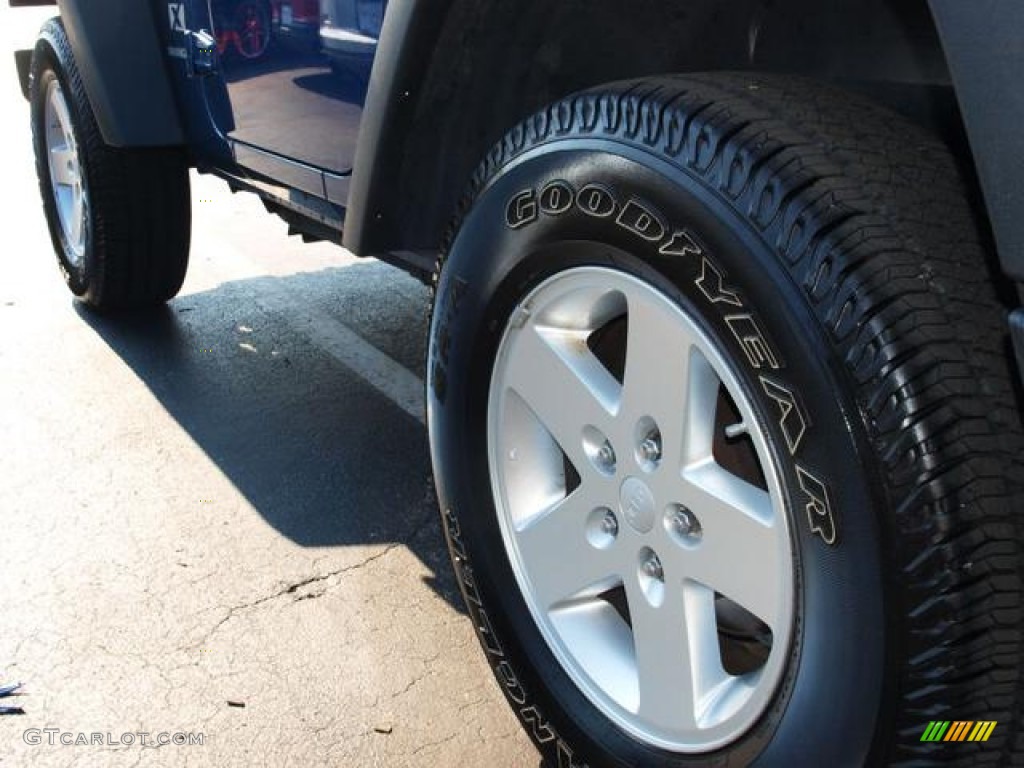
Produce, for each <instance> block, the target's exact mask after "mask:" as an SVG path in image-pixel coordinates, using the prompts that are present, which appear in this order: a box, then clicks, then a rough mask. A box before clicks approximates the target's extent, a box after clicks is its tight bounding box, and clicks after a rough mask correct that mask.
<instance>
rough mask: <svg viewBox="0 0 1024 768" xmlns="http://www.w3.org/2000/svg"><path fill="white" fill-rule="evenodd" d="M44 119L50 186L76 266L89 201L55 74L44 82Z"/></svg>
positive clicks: (81, 255)
mask: <svg viewBox="0 0 1024 768" xmlns="http://www.w3.org/2000/svg"><path fill="white" fill-rule="evenodd" d="M44 119H45V120H46V153H47V163H48V165H49V168H50V186H51V187H52V189H53V198H54V202H55V203H56V207H57V216H58V218H59V219H60V226H61V230H62V231H63V232H64V241H65V242H66V243H67V246H68V248H67V259H68V261H69V262H70V263H71V265H72V266H73V267H76V268H77V267H81V266H82V259H83V258H84V255H85V229H86V222H85V217H86V212H87V210H88V205H89V201H88V195H87V191H86V188H85V180H84V178H83V175H82V166H81V161H80V156H79V153H78V140H77V138H76V137H75V130H74V127H73V126H72V124H71V113H70V111H69V110H68V103H67V100H66V99H65V98H64V91H63V89H62V88H61V87H60V83H59V82H58V81H57V79H56V78H54V79H52V80H50V83H49V85H48V86H47V90H46V114H45V117H44Z"/></svg>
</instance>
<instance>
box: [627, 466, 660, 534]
mask: <svg viewBox="0 0 1024 768" xmlns="http://www.w3.org/2000/svg"><path fill="white" fill-rule="evenodd" d="M619 509H620V510H622V515H623V517H625V518H626V522H628V523H629V525H630V527H631V528H632V529H633V530H634V531H636V532H637V533H649V532H650V530H651V528H653V527H654V518H655V514H654V494H653V493H651V489H650V488H648V487H647V484H646V483H645V482H644V481H643V480H641V479H639V478H636V477H627V478H626V479H625V480H624V481H623V482H622V486H621V487H620V488H619Z"/></svg>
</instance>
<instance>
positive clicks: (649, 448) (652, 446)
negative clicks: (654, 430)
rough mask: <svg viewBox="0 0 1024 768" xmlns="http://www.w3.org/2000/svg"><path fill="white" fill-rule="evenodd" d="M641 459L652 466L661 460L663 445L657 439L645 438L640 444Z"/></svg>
mask: <svg viewBox="0 0 1024 768" xmlns="http://www.w3.org/2000/svg"><path fill="white" fill-rule="evenodd" d="M640 457H641V458H642V459H643V460H644V461H649V462H651V463H652V464H653V463H655V462H657V461H658V460H660V459H661V443H660V442H659V441H658V439H657V438H656V437H653V436H652V437H648V438H645V439H644V441H643V442H642V443H640Z"/></svg>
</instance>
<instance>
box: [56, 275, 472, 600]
mask: <svg viewBox="0 0 1024 768" xmlns="http://www.w3.org/2000/svg"><path fill="white" fill-rule="evenodd" d="M76 307H77V311H78V313H79V315H80V316H81V318H82V320H83V321H84V322H85V323H87V324H88V325H89V326H90V327H91V328H92V329H93V330H94V331H95V332H96V333H97V334H98V335H99V336H100V338H102V339H103V341H104V342H105V343H106V344H107V345H109V347H110V348H111V349H112V350H114V352H116V353H117V355H118V356H119V357H120V358H121V359H122V360H123V361H124V362H125V363H126V364H127V365H128V366H129V367H130V368H131V370H132V371H133V372H134V373H135V374H136V375H137V376H138V377H139V379H140V380H141V381H142V382H143V383H144V384H145V385H146V387H148V389H149V390H150V392H152V394H153V396H154V397H156V398H157V400H158V401H159V402H160V403H161V404H162V406H163V407H164V408H165V409H166V410H167V412H168V413H169V414H170V415H171V416H172V417H173V418H174V419H175V420H176V421H177V423H178V424H179V425H180V426H181V428H182V429H184V430H185V431H186V432H187V433H188V434H189V436H190V437H191V438H192V439H193V440H194V441H195V442H196V444H197V445H198V446H199V447H200V448H202V450H203V451H204V452H205V453H206V454H207V455H208V456H209V457H210V459H212V460H213V461H214V462H215V463H216V465H217V466H218V468H219V469H220V470H221V471H222V472H223V473H224V474H225V475H226V476H227V478H228V479H229V480H230V481H231V482H232V483H233V484H234V486H235V487H236V488H237V489H238V490H239V491H240V492H241V494H242V495H244V497H245V499H246V500H247V501H248V502H249V503H250V504H251V505H252V507H253V508H254V509H255V510H256V511H258V512H259V514H260V515H261V516H262V517H263V518H264V519H265V520H266V522H267V523H269V524H270V525H271V526H273V528H274V529H276V530H277V531H279V532H280V533H281V534H282V535H284V536H286V537H288V538H289V539H290V540H292V541H294V542H295V543H297V544H299V545H300V546H303V547H345V546H353V545H374V544H390V543H398V544H401V545H404V546H406V547H408V548H409V550H411V551H412V552H413V554H415V555H416V556H417V557H418V558H419V560H420V561H421V562H422V563H423V564H424V565H425V566H426V567H427V568H428V569H429V571H430V573H431V574H432V575H431V576H430V577H429V578H427V579H426V581H427V582H428V583H429V585H430V586H431V588H432V589H433V590H434V591H435V592H437V593H438V594H439V595H441V596H442V597H443V598H444V599H446V600H447V601H448V602H449V603H450V604H451V605H452V606H453V607H454V608H456V609H457V610H459V611H463V610H464V609H463V606H462V600H461V597H460V596H459V594H458V589H457V586H456V584H455V581H454V578H453V577H452V575H451V568H450V566H449V563H448V556H447V552H446V551H445V547H444V541H443V537H442V534H441V529H440V523H439V517H438V513H437V503H436V498H435V496H434V490H433V487H432V484H431V479H430V474H431V473H430V464H429V456H428V446H427V435H426V430H425V428H424V427H423V425H422V423H421V422H420V421H419V420H417V419H416V418H414V417H412V416H410V415H409V414H408V413H406V412H405V411H403V410H402V409H401V408H399V407H397V406H396V405H395V404H394V403H393V402H391V400H389V399H388V398H387V397H386V396H385V395H384V394H382V393H381V392H379V391H378V390H376V389H374V388H373V387H372V386H370V385H369V384H367V382H366V380H365V379H364V378H363V377H362V376H361V375H360V374H359V372H357V371H354V370H352V369H351V368H349V367H347V366H346V365H345V364H343V363H342V362H340V361H339V360H338V359H336V358H335V357H332V356H331V354H330V353H328V352H326V351H325V350H324V349H323V347H322V346H321V345H320V344H319V343H318V334H328V333H330V328H324V327H318V324H317V318H323V317H325V316H326V317H328V318H330V319H331V320H336V321H337V322H338V323H344V325H345V326H346V328H348V329H350V330H352V331H355V333H357V334H358V335H359V336H360V337H361V338H362V339H364V340H366V341H368V342H369V343H370V344H371V345H373V346H374V347H376V348H377V349H378V350H380V351H382V352H384V354H386V355H388V356H389V357H390V358H392V360H394V361H396V362H397V363H400V364H402V365H403V366H404V367H406V368H407V369H408V370H410V371H412V372H413V373H415V374H416V375H417V376H418V375H420V374H421V370H420V369H421V368H422V361H423V359H424V351H423V349H424V348H423V336H424V333H425V325H426V307H427V290H426V288H424V287H423V286H421V285H420V284H419V283H417V282H416V281H415V280H413V279H412V278H409V277H407V276H405V275H404V274H403V273H400V272H398V271H397V270H395V269H393V268H391V267H387V266H386V265H383V264H380V263H377V262H370V263H366V264H357V265H353V266H349V267H344V268H331V269H326V270H322V271H319V272H312V273H301V274H296V275H291V276H286V277H258V278H252V279H246V280H240V281H235V282H228V283H224V284H222V285H220V286H218V287H216V288H214V289H212V290H209V291H204V292H201V293H192V294H188V295H184V296H181V297H179V298H177V299H175V300H174V301H172V302H171V303H170V304H169V305H168V306H166V307H162V308H160V309H158V310H155V311H146V312H136V313H131V314H128V315H109V314H100V313H96V312H93V311H91V310H89V309H87V308H85V307H84V306H82V305H81V304H77V305H76ZM311 308H316V309H315V311H314V310H311ZM325 313H326V314H325ZM323 325H324V323H323V322H322V320H321V322H320V326H323ZM327 346H330V345H329V344H328V345H327ZM114 396H115V397H116V393H115V394H114ZM201 492H202V490H201V489H196V493H197V495H198V494H199V493H201Z"/></svg>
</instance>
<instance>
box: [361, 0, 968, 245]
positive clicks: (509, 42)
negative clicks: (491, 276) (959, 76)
mask: <svg viewBox="0 0 1024 768" xmlns="http://www.w3.org/2000/svg"><path fill="white" fill-rule="evenodd" d="M436 23H437V22H436V21H435V24H436ZM710 70H739V71H744V70H747V71H760V72H782V73H790V74H804V75H808V76H812V77H816V78H819V79H825V80H828V81H832V82H835V83H839V84H841V85H843V86H845V87H848V88H852V89H855V90H858V91H861V92H866V93H867V94H868V95H869V96H871V97H873V98H875V99H876V100H879V101H882V102H885V103H887V104H889V105H891V106H893V107H895V108H896V109H898V110H899V111H901V112H903V113H904V114H906V115H907V116H908V117H910V118H911V119H912V120H914V121H916V122H918V123H921V124H924V125H926V126H928V127H929V128H931V129H933V130H934V131H936V132H938V133H939V134H940V135H942V136H943V137H944V138H945V139H946V140H947V142H948V143H950V145H951V146H953V148H954V152H955V153H956V154H957V155H958V156H959V157H962V158H964V160H965V163H970V153H969V151H968V148H967V144H966V140H965V138H964V135H963V128H962V123H961V119H960V115H959V113H958V110H957V107H956V100H955V95H954V93H953V89H952V86H951V80H950V74H949V70H948V68H947V65H946V60H945V57H944V55H943V51H942V47H941V44H940V41H939V37H938V34H937V33H936V30H935V26H934V23H933V20H932V16H931V12H930V11H929V9H928V5H927V2H926V0H833V1H832V2H829V3H821V2H820V0H731V1H730V2H727V3H723V2H721V1H720V0H691V2H687V3H685V4H683V3H678V4H670V3H665V2H663V1H662V0H634V1H633V2H630V3H622V2H619V1H618V0H568V1H567V2H559V3H546V2H545V3H540V2H534V3H505V2H501V1H500V0H454V1H453V2H451V3H450V4H448V5H447V7H446V11H445V18H444V21H443V23H441V24H440V33H439V35H438V37H437V38H436V43H435V44H434V45H433V46H431V53H430V56H429V62H428V63H427V65H426V67H425V72H426V74H425V75H423V76H422V81H421V84H420V86H419V88H418V89H416V90H414V91H413V92H412V98H413V99H414V104H415V106H414V108H412V109H411V110H410V112H409V113H407V114H408V128H407V129H406V130H405V131H404V139H403V140H402V141H401V142H399V145H400V146H395V145H394V144H392V145H391V146H389V147H388V148H387V150H388V151H391V152H394V151H398V152H400V153H401V161H400V162H395V160H394V159H392V160H391V161H390V162H391V164H392V165H393V168H394V170H393V172H392V174H391V175H392V178H391V179H389V180H387V183H385V184H384V185H382V187H378V192H379V194H377V195H375V196H374V197H375V198H376V200H370V201H367V202H368V203H369V204H370V206H371V207H370V209H369V210H366V211H363V212H361V213H360V214H359V215H361V216H364V217H372V219H373V221H374V224H375V225H376V226H373V227H372V233H371V232H368V233H367V235H368V236H367V237H366V238H365V240H364V242H363V243H361V245H364V246H369V247H361V248H357V250H359V251H362V252H382V251H386V250H397V249H410V250H429V249H434V248H437V246H438V244H439V242H440V239H441V236H442V232H443V229H444V227H445V225H446V223H447V221H448V218H449V217H450V216H451V215H452V213H453V212H454V210H455V206H456V204H457V202H458V198H459V196H460V195H461V194H462V192H463V190H464V189H465V187H466V184H467V182H468V180H469V178H470V176H471V174H472V172H473V170H474V168H475V167H476V165H477V164H478V163H479V162H480V160H481V159H482V158H483V156H484V154H485V153H486V152H487V150H488V149H489V148H490V147H491V145H493V144H494V143H495V142H496V141H497V140H499V139H500V138H501V136H502V135H503V133H504V132H505V131H506V130H508V129H509V128H510V127H512V126H513V125H514V124H515V123H516V122H517V121H519V120H521V119H523V118H524V117H526V116H528V115H529V114H531V113H532V112H534V111H535V110H537V109H539V108H541V107H542V106H543V105H545V104H547V103H550V102H551V101H553V100H555V99H558V98H560V97H562V96H565V95H567V94H569V93H571V92H573V91H576V90H579V89H581V88H586V87H589V86H593V85H597V84H599V83H604V82H608V81H612V80H619V79H624V78H631V77H639V76H644V75H652V74H665V73H682V72H697V71H710ZM402 96H404V97H408V96H409V93H403V94H402ZM361 234H362V233H361ZM360 239H363V238H360Z"/></svg>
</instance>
